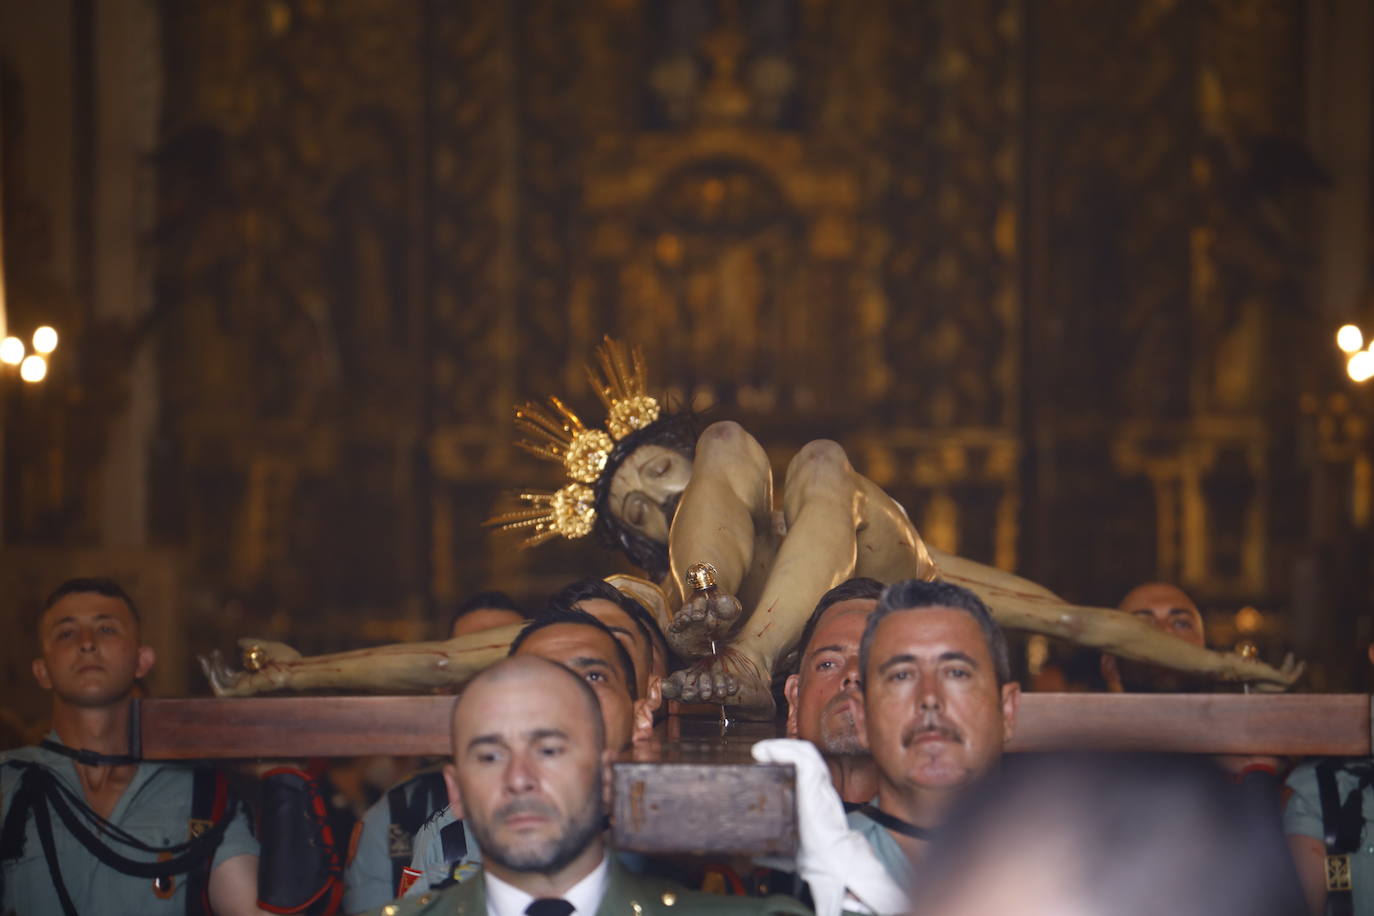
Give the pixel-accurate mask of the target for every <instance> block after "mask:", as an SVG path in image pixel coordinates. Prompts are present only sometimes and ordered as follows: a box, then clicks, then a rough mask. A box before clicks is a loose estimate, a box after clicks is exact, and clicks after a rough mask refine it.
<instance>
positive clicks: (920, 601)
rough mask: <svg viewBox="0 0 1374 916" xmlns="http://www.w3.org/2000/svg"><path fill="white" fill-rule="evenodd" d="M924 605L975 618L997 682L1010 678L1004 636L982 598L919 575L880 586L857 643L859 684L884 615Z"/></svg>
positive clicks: (863, 680) (865, 675)
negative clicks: (881, 588)
mask: <svg viewBox="0 0 1374 916" xmlns="http://www.w3.org/2000/svg"><path fill="white" fill-rule="evenodd" d="M927 607H948V608H954V609H955V610H959V611H963V612H964V613H966V614H968V615H969V616H970V617H972V618H973V619H974V620H976V621H978V627H979V629H981V630H982V631H983V641H984V642H986V643H987V646H988V655H990V656H992V667H993V671H994V672H996V674H997V686H998V687H1001V686H1002V685H1003V684H1005V683H1007V682H1008V681H1010V680H1011V662H1010V660H1009V657H1008V654H1007V637H1006V635H1005V634H1004V633H1003V632H1002V628H1001V627H1000V626H998V625H997V621H996V620H994V619H993V616H992V612H991V611H989V610H988V606H987V605H986V604H984V603H983V601H982V599H981V598H979V597H978V596H977V595H975V594H974V593H973V592H971V591H969V590H968V589H966V588H964V587H963V586H960V585H954V584H952V583H949V582H925V581H922V580H921V579H903V580H902V581H901V582H893V583H892V584H891V585H889V586H888V587H887V588H885V589H883V594H882V596H881V597H880V598H879V599H878V606H877V607H876V608H874V609H873V613H872V614H871V615H869V618H868V623H867V625H865V626H864V635H863V640H862V641H861V642H860V643H859V688H860V689H861V690H862V689H863V688H864V685H865V684H867V683H868V662H869V658H870V656H871V655H872V653H873V636H874V634H875V633H877V632H878V626H879V624H881V623H882V622H883V620H884V619H885V618H887V617H890V616H892V615H893V614H900V613H901V612H903V611H911V610H916V609H919V608H927Z"/></svg>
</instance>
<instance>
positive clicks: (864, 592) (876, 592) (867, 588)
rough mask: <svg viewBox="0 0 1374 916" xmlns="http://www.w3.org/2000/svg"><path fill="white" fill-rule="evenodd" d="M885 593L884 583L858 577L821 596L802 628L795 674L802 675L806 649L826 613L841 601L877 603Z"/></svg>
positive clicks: (794, 667) (794, 669)
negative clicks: (860, 600) (862, 599)
mask: <svg viewBox="0 0 1374 916" xmlns="http://www.w3.org/2000/svg"><path fill="white" fill-rule="evenodd" d="M882 593H883V583H881V582H879V581H878V580H877V579H870V578H868V577H867V576H856V577H855V578H853V579H846V580H845V581H844V582H841V583H840V584H839V585H837V586H835V587H834V588H832V589H831V590H830V591H828V592H826V593H825V594H824V595H821V600H820V601H817V602H816V609H815V610H814V611H812V612H811V617H810V618H809V619H808V620H807V621H806V626H805V627H803V628H802V632H801V641H800V642H798V643H797V663H796V664H795V665H794V666H793V667H792V673H793V674H799V673H801V666H802V659H803V657H804V656H805V655H806V647H807V646H808V645H810V643H811V637H812V636H814V635H816V627H818V626H820V623H821V618H822V617H824V616H825V612H826V611H828V610H830V608H831V607H833V606H834V605H837V604H839V603H840V602H841V601H854V600H856V599H859V598H866V599H869V600H871V601H877V600H878V598H879V596H881V595H882Z"/></svg>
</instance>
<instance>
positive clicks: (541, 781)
mask: <svg viewBox="0 0 1374 916" xmlns="http://www.w3.org/2000/svg"><path fill="white" fill-rule="evenodd" d="M452 724H453V763H451V764H449V765H448V766H446V767H445V768H444V778H445V782H446V784H447V786H448V793H449V799H450V804H451V806H452V807H453V809H454V811H455V812H457V813H458V814H459V815H460V816H462V817H463V818H464V819H465V821H466V822H467V823H468V825H469V826H470V827H471V829H472V833H473V835H474V836H475V837H476V840H477V844H478V846H479V847H480V848H481V853H482V873H481V875H480V876H477V877H474V878H473V879H472V880H469V881H465V882H463V883H461V884H457V885H453V886H452V887H449V888H445V889H443V890H440V891H438V892H434V893H426V894H423V895H421V896H419V897H418V898H415V899H407V900H402V901H398V902H397V903H395V904H390V905H388V907H386V908H385V909H383V910H381V911H379V912H381V913H385V914H386V916H400V914H407V916H408V914H411V913H430V914H440V913H468V914H473V916H480V914H488V916H593V914H604V916H610V914H622V913H634V914H638V916H643V914H646V913H648V914H659V913H679V912H685V913H698V912H711V913H773V912H785V913H802V912H805V911H804V910H802V909H801V908H799V907H797V906H795V905H794V904H792V903H790V902H788V901H787V900H785V899H769V900H755V899H751V898H745V897H735V898H730V897H716V896H712V895H709V894H699V893H693V892H690V891H687V890H684V889H683V888H681V887H678V886H676V885H673V884H671V883H669V882H664V881H659V880H655V879H651V878H643V877H639V876H637V875H634V874H632V873H630V872H628V871H626V870H625V869H624V868H623V867H622V866H621V865H620V864H619V863H618V862H617V861H616V859H615V857H614V856H612V855H610V851H609V850H608V849H607V847H606V841H605V835H604V830H603V828H604V825H605V820H606V807H607V804H608V801H609V791H608V790H609V785H610V778H609V777H610V772H609V771H610V763H611V760H612V758H613V756H614V753H613V751H612V750H611V749H610V748H608V746H607V745H606V741H605V737H606V733H605V724H604V722H603V721H602V718H601V713H600V709H599V703H598V698H597V696H596V694H595V693H594V692H593V684H592V683H590V682H588V681H587V680H585V679H583V678H582V677H580V676H578V674H577V673H574V672H572V671H570V670H569V669H568V668H565V667H564V666H562V665H559V664H556V663H553V662H550V661H548V660H546V659H541V658H537V657H533V656H525V655H518V656H517V657H513V658H510V659H507V660H506V661H503V662H500V663H499V664H497V665H494V666H492V667H491V668H489V669H487V670H486V671H484V672H483V673H482V674H480V675H478V676H477V677H476V678H475V679H474V680H473V681H472V683H471V684H469V685H468V687H467V689H466V690H464V691H463V694H462V696H461V697H459V699H458V702H457V703H456V704H455V706H454V710H453V720H452Z"/></svg>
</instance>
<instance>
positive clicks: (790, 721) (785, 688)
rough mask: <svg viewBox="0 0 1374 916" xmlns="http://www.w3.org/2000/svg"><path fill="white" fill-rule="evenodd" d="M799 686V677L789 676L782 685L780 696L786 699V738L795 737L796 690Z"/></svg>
mask: <svg viewBox="0 0 1374 916" xmlns="http://www.w3.org/2000/svg"><path fill="white" fill-rule="evenodd" d="M800 686H801V675H799V674H789V675H788V676H787V681H786V682H785V683H783V685H782V695H783V696H785V697H787V737H789V738H795V737H797V690H798V688H799V687H800Z"/></svg>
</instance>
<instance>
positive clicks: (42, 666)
mask: <svg viewBox="0 0 1374 916" xmlns="http://www.w3.org/2000/svg"><path fill="white" fill-rule="evenodd" d="M33 679H34V680H36V681H37V682H38V686H39V687H42V688H43V689H44V690H52V678H50V677H48V663H47V662H45V661H44V660H43V659H41V658H35V659H34V660H33Z"/></svg>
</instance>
